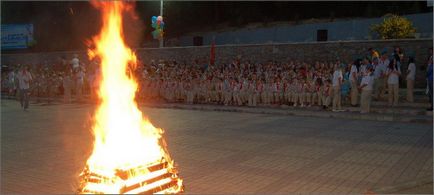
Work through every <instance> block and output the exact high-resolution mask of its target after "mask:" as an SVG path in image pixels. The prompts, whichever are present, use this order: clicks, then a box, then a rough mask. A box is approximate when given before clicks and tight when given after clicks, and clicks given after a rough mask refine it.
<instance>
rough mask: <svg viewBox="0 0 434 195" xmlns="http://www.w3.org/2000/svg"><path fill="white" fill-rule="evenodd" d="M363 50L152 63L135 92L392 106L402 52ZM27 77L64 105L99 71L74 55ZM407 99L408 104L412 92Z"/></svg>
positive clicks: (157, 97)
mask: <svg viewBox="0 0 434 195" xmlns="http://www.w3.org/2000/svg"><path fill="white" fill-rule="evenodd" d="M369 52H370V53H369V54H368V55H367V57H365V58H364V59H357V60H355V61H349V62H342V61H339V60H337V61H333V62H319V61H316V62H313V63H307V62H302V61H296V60H295V61H288V62H275V61H269V62H267V63H251V62H250V61H248V60H245V61H243V60H240V59H238V58H237V59H235V60H233V61H232V62H230V63H221V64H215V65H204V66H202V65H199V64H197V63H194V64H187V63H178V62H176V61H164V60H160V61H159V62H158V63H155V61H152V62H150V63H149V64H147V65H143V64H140V65H138V66H137V67H138V68H136V71H135V79H136V80H137V81H138V82H139V89H138V94H137V97H138V100H139V101H165V102H179V103H187V104H221V105H235V106H251V107H255V106H259V105H262V106H268V105H288V106H293V107H311V106H320V107H322V108H324V109H329V108H330V109H331V110H333V111H339V110H341V109H342V107H341V104H342V101H344V102H348V103H349V104H350V105H351V106H359V105H360V106H361V111H362V112H363V113H367V112H369V107H370V102H371V97H374V99H375V100H380V99H382V98H384V96H385V92H386V89H387V90H388V97H389V98H388V99H389V105H390V106H396V105H397V104H398V98H399V97H398V89H399V77H400V75H401V61H402V60H403V56H402V55H401V53H399V51H398V52H396V50H395V52H394V53H393V54H392V55H391V54H390V53H387V52H382V53H381V55H380V54H379V53H378V52H377V51H375V50H373V49H370V50H369ZM410 62H412V59H410ZM413 66H414V64H413ZM413 66H411V65H410V66H409V70H410V69H411V71H413V72H411V74H410V72H407V80H408V79H410V80H411V79H412V80H413V81H414V74H415V73H414V71H415V69H414V67H413ZM410 67H411V68H410ZM15 73H16V71H15ZM11 74H12V75H11ZM32 74H34V75H33V77H34V80H33V82H32V85H31V87H30V91H31V93H32V96H36V97H40V96H44V95H45V96H48V97H53V96H56V95H63V96H64V98H65V102H70V101H71V94H72V93H75V94H76V96H77V99H81V98H82V97H83V96H82V94H83V92H84V93H87V94H90V95H91V97H95V95H94V94H95V92H96V89H97V87H98V83H97V81H98V77H99V76H100V75H99V74H101V73H100V71H99V69H98V66H97V65H96V64H94V63H91V64H89V65H87V66H85V65H84V64H82V63H79V61H78V59H77V56H75V57H74V59H73V60H72V61H71V64H70V66H68V68H66V71H65V69H60V71H55V70H50V68H47V67H45V69H41V68H40V69H36V70H35V71H32ZM13 75H14V71H11V72H10V73H9V75H8V76H7V77H6V78H7V79H3V80H6V83H3V85H2V88H4V87H5V86H6V87H8V86H11V84H10V83H14V82H13V81H14V78H13ZM3 78H5V77H3ZM11 81H12V82H11ZM413 83H414V82H413ZM5 84H6V85H5ZM407 88H408V87H407ZM411 93H412V92H411ZM407 99H408V100H409V101H412V96H410V97H407Z"/></svg>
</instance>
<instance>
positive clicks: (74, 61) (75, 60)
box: [71, 54, 80, 70]
mask: <svg viewBox="0 0 434 195" xmlns="http://www.w3.org/2000/svg"><path fill="white" fill-rule="evenodd" d="M71 65H72V69H73V70H77V69H78V68H79V67H80V60H79V59H78V55H77V54H74V58H72V60H71Z"/></svg>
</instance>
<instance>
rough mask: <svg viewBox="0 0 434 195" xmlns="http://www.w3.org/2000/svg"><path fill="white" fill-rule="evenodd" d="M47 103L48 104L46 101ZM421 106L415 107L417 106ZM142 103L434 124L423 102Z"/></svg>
mask: <svg viewBox="0 0 434 195" xmlns="http://www.w3.org/2000/svg"><path fill="white" fill-rule="evenodd" d="M2 98H4V99H7V98H9V99H15V98H14V97H8V96H2ZM38 99H39V100H40V101H38V102H39V104H41V103H42V104H44V102H50V103H48V104H47V105H50V104H60V103H62V101H63V99H62V98H61V97H55V98H51V100H50V101H48V100H49V99H48V98H38ZM36 100H37V98H34V97H32V98H31V103H37V101H36ZM95 102H96V101H95V100H83V101H76V100H73V102H72V103H80V104H83V103H85V104H95ZM45 104H46V103H45ZM415 104H416V105H418V106H414V105H415ZM140 105H142V106H147V107H154V108H173V109H189V110H203V111H224V112H244V113H258V114H278V115H293V116H310V117H328V118H343V119H357V120H374V121H398V122H414V123H430V124H432V122H433V118H432V112H426V111H425V107H422V105H424V104H423V103H421V105H419V104H418V103H411V104H410V106H407V107H405V106H401V107H394V108H390V107H385V106H382V105H381V104H380V106H378V107H377V106H373V107H372V112H371V113H369V114H360V108H359V107H343V109H342V111H340V112H332V111H329V110H323V109H322V108H321V107H319V106H313V107H303V108H300V107H296V108H294V107H291V106H287V105H271V106H257V107H254V108H252V107H246V106H242V107H241V106H223V105H217V104H193V105H188V104H184V103H166V102H162V101H159V102H152V103H151V102H140Z"/></svg>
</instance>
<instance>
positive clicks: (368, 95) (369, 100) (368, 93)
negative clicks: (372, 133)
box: [366, 90, 372, 113]
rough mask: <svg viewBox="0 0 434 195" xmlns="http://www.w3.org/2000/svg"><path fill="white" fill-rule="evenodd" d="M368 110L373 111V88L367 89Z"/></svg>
mask: <svg viewBox="0 0 434 195" xmlns="http://www.w3.org/2000/svg"><path fill="white" fill-rule="evenodd" d="M366 93H367V94H366V111H367V112H368V113H369V112H371V101H372V90H367V91H366Z"/></svg>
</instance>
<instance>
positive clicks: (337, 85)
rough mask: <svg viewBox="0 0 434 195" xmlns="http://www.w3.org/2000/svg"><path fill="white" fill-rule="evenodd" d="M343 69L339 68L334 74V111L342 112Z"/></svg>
mask: <svg viewBox="0 0 434 195" xmlns="http://www.w3.org/2000/svg"><path fill="white" fill-rule="evenodd" d="M342 79H343V76H342V68H341V67H337V68H336V70H335V72H334V73H333V80H332V87H333V111H334V112H336V111H338V110H341V85H342Z"/></svg>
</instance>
